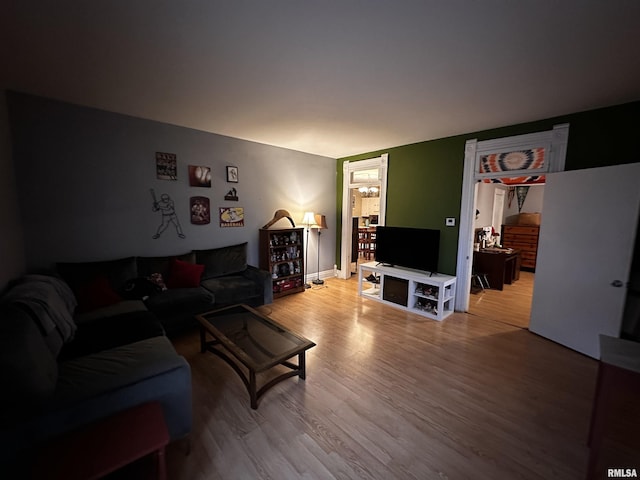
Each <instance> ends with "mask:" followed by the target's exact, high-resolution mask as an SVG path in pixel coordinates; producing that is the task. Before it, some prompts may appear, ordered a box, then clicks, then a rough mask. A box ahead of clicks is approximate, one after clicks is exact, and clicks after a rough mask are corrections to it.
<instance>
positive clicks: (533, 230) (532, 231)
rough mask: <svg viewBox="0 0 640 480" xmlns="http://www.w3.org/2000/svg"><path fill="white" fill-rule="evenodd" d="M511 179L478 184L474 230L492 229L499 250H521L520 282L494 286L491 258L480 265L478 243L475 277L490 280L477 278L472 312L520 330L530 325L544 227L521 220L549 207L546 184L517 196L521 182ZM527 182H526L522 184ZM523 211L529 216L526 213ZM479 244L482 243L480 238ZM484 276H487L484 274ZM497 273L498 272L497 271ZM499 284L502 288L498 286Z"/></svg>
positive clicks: (470, 299) (539, 184)
mask: <svg viewBox="0 0 640 480" xmlns="http://www.w3.org/2000/svg"><path fill="white" fill-rule="evenodd" d="M506 182H511V180H510V179H506V178H505V179H501V182H497V183H485V182H478V183H476V186H475V188H476V191H475V201H474V206H475V212H476V215H475V220H474V232H480V231H484V230H485V229H489V230H490V231H492V232H495V235H493V239H494V243H495V247H496V248H505V249H506V248H514V249H518V250H519V253H518V254H519V255H520V260H521V264H520V267H521V268H520V271H519V272H518V275H517V280H515V281H513V282H511V283H508V284H504V285H494V284H492V283H493V282H492V281H488V280H487V278H486V275H487V274H488V272H486V271H482V269H483V268H486V265H487V261H488V260H487V259H488V258H489V259H491V258H493V257H487V255H484V256H482V258H479V259H478V262H477V263H476V262H475V260H476V256H477V255H479V254H478V253H476V252H475V247H474V254H473V255H474V265H473V266H474V271H473V273H474V275H475V277H474V278H480V279H482V278H484V280H482V282H478V281H475V282H472V285H471V290H470V296H469V313H470V314H472V315H476V316H481V317H488V318H492V319H493V320H497V321H500V322H502V323H506V324H509V325H512V326H515V327H518V328H524V329H526V328H528V327H529V320H530V317H531V304H532V300H533V284H534V280H535V265H536V264H535V262H536V257H537V246H538V244H537V239H538V236H539V233H540V232H539V228H540V227H539V226H537V225H526V226H525V225H521V221H520V220H521V218H522V219H527V218H540V212H542V209H543V200H544V184H542V183H538V184H535V185H528V186H526V190H525V191H526V192H527V194H526V195H521V196H520V201H518V197H517V196H516V185H514V184H508V183H506ZM519 186H521V185H519ZM520 213H522V214H523V215H522V216H521V215H520ZM475 243H478V245H477V247H478V248H479V247H480V246H481V245H480V244H479V242H477V241H475ZM481 275H483V276H484V277H482V276H481ZM491 275H492V276H493V275H495V272H491ZM496 287H499V288H496Z"/></svg>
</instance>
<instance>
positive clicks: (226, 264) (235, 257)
mask: <svg viewBox="0 0 640 480" xmlns="http://www.w3.org/2000/svg"><path fill="white" fill-rule="evenodd" d="M195 255H196V263H198V264H200V265H204V273H203V274H202V279H203V280H206V279H208V278H215V277H221V276H223V275H230V274H233V273H240V272H244V271H245V270H246V269H247V242H245V243H240V244H238V245H231V246H228V247H220V248H210V249H208V250H195Z"/></svg>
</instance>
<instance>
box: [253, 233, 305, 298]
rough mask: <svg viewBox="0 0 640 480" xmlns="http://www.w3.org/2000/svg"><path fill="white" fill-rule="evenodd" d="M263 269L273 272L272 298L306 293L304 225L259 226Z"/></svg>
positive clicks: (261, 266)
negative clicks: (266, 227) (265, 227)
mask: <svg viewBox="0 0 640 480" xmlns="http://www.w3.org/2000/svg"><path fill="white" fill-rule="evenodd" d="M259 248H260V260H259V262H260V268H261V269H263V270H267V271H268V272H270V273H271V283H272V288H273V298H278V297H282V296H284V295H289V294H291V293H297V292H304V258H303V252H304V237H303V229H302V228H282V229H274V230H269V229H264V228H261V229H260V245H259Z"/></svg>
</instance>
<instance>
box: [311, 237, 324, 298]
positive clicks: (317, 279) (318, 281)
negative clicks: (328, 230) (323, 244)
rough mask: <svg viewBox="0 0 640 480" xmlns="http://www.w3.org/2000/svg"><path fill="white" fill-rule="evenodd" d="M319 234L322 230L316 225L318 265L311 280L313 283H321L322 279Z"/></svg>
mask: <svg viewBox="0 0 640 480" xmlns="http://www.w3.org/2000/svg"><path fill="white" fill-rule="evenodd" d="M320 234H322V230H320V228H319V227H318V267H317V270H316V279H315V280H314V281H313V284H314V285H322V284H323V283H324V280H320Z"/></svg>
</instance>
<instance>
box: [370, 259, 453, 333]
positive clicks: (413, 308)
mask: <svg viewBox="0 0 640 480" xmlns="http://www.w3.org/2000/svg"><path fill="white" fill-rule="evenodd" d="M358 293H359V294H360V296H361V297H365V298H369V299H372V300H376V301H378V302H381V303H384V304H386V305H390V306H392V307H396V308H400V309H402V310H406V311H408V312H412V313H417V314H418V315H422V316H424V317H428V318H431V319H433V320H438V321H440V320H444V319H445V318H446V317H448V316H449V315H450V314H452V313H453V307H454V302H455V296H456V277H452V276H450V275H443V274H441V273H432V274H429V273H426V272H423V271H421V270H414V269H411V268H401V267H388V266H385V265H381V264H378V263H376V262H369V263H363V264H362V265H360V266H359V269H358Z"/></svg>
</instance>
